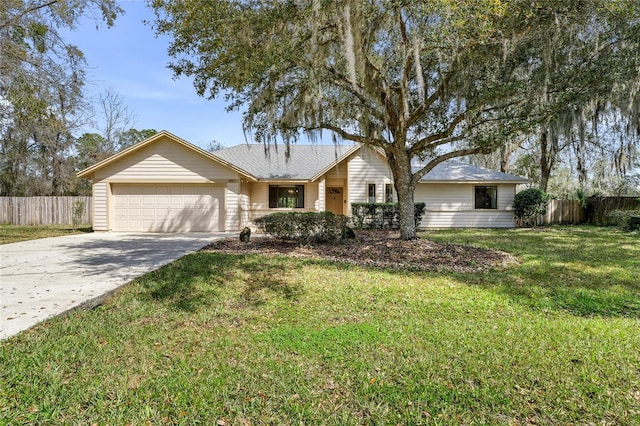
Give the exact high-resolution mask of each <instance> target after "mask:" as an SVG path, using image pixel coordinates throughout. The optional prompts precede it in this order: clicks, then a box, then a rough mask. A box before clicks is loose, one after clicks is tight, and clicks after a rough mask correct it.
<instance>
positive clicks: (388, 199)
mask: <svg viewBox="0 0 640 426" xmlns="http://www.w3.org/2000/svg"><path fill="white" fill-rule="evenodd" d="M384 202H385V203H393V185H391V184H390V183H385V184H384Z"/></svg>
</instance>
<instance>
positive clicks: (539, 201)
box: [513, 188, 549, 226]
mask: <svg viewBox="0 0 640 426" xmlns="http://www.w3.org/2000/svg"><path fill="white" fill-rule="evenodd" d="M548 202H549V196H548V195H547V194H546V193H545V192H544V191H542V190H541V189H538V188H529V189H525V190H524V191H520V192H518V193H517V194H516V196H515V198H514V200H513V210H514V213H515V215H516V219H518V220H519V221H521V222H522V223H523V224H524V225H525V226H527V225H528V226H535V225H536V221H537V219H538V216H541V215H545V214H546V213H547V205H548Z"/></svg>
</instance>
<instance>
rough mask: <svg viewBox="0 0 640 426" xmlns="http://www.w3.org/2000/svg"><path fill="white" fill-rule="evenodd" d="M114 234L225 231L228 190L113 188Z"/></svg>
mask: <svg viewBox="0 0 640 426" xmlns="http://www.w3.org/2000/svg"><path fill="white" fill-rule="evenodd" d="M111 193H112V198H111V201H112V203H113V206H112V215H111V217H112V220H113V223H112V224H111V229H112V230H113V231H135V232H216V231H221V230H224V226H223V223H224V216H223V214H224V187H223V186H216V185H211V184H190V185H189V184H127V183H112V184H111Z"/></svg>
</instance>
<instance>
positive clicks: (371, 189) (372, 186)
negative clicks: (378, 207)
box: [368, 183, 376, 203]
mask: <svg viewBox="0 0 640 426" xmlns="http://www.w3.org/2000/svg"><path fill="white" fill-rule="evenodd" d="M368 194H369V196H368V200H369V202H370V203H375V202H376V184H375V183H370V184H369V193H368Z"/></svg>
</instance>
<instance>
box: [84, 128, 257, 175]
mask: <svg viewBox="0 0 640 426" xmlns="http://www.w3.org/2000/svg"><path fill="white" fill-rule="evenodd" d="M162 137H167V138H169V139H171V140H173V141H174V142H177V143H179V144H180V145H182V146H184V147H186V148H188V149H190V150H192V151H195V152H196V153H198V154H200V155H202V156H204V157H206V158H208V159H210V160H212V161H215V162H217V163H219V164H222V165H223V166H225V167H228V168H230V169H231V170H233V171H234V172H236V173H238V174H240V175H242V176H243V177H245V178H247V179H249V180H251V181H257V180H258V179H257V178H256V177H255V176H253V175H252V174H250V173H248V172H246V171H245V170H242V169H241V168H239V167H237V166H235V165H234V164H231V163H229V162H228V161H225V160H223V159H221V158H218V157H216V156H215V155H213V154H211V153H209V152H207V151H205V150H203V149H202V148H200V147H197V146H195V145H193V144H192V143H189V142H187V141H185V140H184V139H182V138H180V137H178V136H176V135H174V134H173V133H170V132H168V131H166V130H161V131H160V132H158V133H156V134H155V135H153V136H151V137H149V138H147V139H145V140H143V141H141V142H138V143H137V144H135V145H132V146H130V147H129V148H126V149H124V150H122V151H120V152H119V153H117V154H114V155H112V156H111V157H109V158H105V159H104V160H102V161H99V162H97V163H96V164H94V165H92V166H89V167H87V168H86V169H84V170H81V171H79V172H78V173H76V176H78V177H79V178H91V177H92V175H93V174H94V173H95V172H96V171H98V170H100V169H102V168H103V167H106V166H108V165H109V164H112V163H114V162H116V161H118V160H120V159H122V158H124V157H126V156H127V155H129V154H131V153H133V152H136V151H138V150H140V149H142V148H144V147H146V146H147V145H150V144H152V143H154V142H156V141H157V140H158V139H160V138H162Z"/></svg>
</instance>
